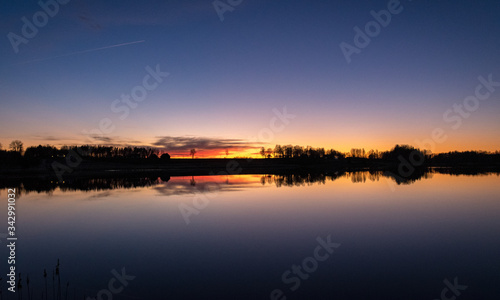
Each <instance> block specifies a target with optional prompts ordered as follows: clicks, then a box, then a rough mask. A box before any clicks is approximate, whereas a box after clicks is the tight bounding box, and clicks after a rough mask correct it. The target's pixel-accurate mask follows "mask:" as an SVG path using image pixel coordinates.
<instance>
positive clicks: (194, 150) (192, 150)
mask: <svg viewBox="0 0 500 300" xmlns="http://www.w3.org/2000/svg"><path fill="white" fill-rule="evenodd" d="M195 154H196V149H191V158H192V159H194V155H195Z"/></svg>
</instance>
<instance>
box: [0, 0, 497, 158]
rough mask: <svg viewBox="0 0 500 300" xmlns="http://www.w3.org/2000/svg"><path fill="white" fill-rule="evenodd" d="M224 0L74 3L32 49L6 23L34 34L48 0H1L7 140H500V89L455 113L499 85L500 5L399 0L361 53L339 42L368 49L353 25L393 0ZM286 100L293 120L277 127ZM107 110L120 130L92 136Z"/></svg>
mask: <svg viewBox="0 0 500 300" xmlns="http://www.w3.org/2000/svg"><path fill="white" fill-rule="evenodd" d="M42 1H44V0H42ZM45 2H48V1H45ZM212 2H213V1H210V0H209V1H197V0H195V1H127V0H125V1H123V0H122V1H97V0H89V1H83V0H71V1H69V2H68V3H67V4H65V5H60V8H59V12H58V13H57V14H55V16H54V17H50V18H49V19H48V22H47V25H45V26H43V27H41V28H39V29H38V33H37V34H36V36H34V37H33V38H30V39H28V43H26V44H20V45H19V52H18V53H15V52H14V50H13V47H12V45H11V42H10V41H9V38H8V34H9V32H13V33H15V34H17V35H20V36H21V35H22V32H21V30H22V27H23V21H22V18H23V17H26V18H27V19H28V20H32V18H33V15H34V14H35V13H37V12H38V11H40V10H41V7H40V6H39V5H38V4H37V3H36V1H13V2H2V3H1V4H0V18H1V21H0V24H1V25H0V29H1V31H0V34H1V35H2V36H3V38H2V42H1V43H0V54H1V56H0V57H1V58H0V95H1V100H0V101H1V104H0V105H1V106H0V107H1V108H0V128H1V129H0V143H2V144H3V148H4V149H5V148H7V146H8V144H9V143H10V141H11V140H13V139H20V140H22V141H23V142H24V143H25V146H32V145H38V144H52V145H58V146H60V145H63V144H83V143H85V144H86V143H100V144H112V145H146V146H156V147H160V148H166V150H167V151H169V152H170V151H171V152H172V153H184V152H186V153H187V152H188V149H189V148H192V147H195V148H197V149H199V150H198V153H199V154H200V155H201V156H203V155H207V154H208V153H211V154H212V155H213V154H214V153H222V152H223V151H224V149H226V148H227V149H230V155H236V153H239V154H241V153H242V152H241V151H243V153H250V152H255V148H254V147H260V146H265V147H268V146H270V147H273V146H274V145H275V144H294V145H295V144H299V145H303V146H306V145H310V146H313V147H325V148H335V149H337V150H340V151H348V150H349V149H350V148H361V147H364V148H365V149H367V150H368V149H371V148H374V149H375V148H378V149H379V150H388V149H390V148H391V147H392V146H393V145H395V144H397V143H399V144H412V145H414V146H420V147H422V148H431V147H427V146H426V147H424V145H423V143H419V142H418V141H421V140H424V139H429V138H431V137H432V132H433V130H435V129H436V128H442V130H443V132H444V134H446V136H447V139H446V141H444V142H438V143H436V144H435V145H433V146H432V148H431V150H433V151H434V152H443V151H450V150H490V151H492V150H499V149H500V140H499V133H500V118H499V114H500V101H499V99H500V87H497V88H496V89H498V90H495V91H494V92H492V93H491V95H490V97H488V98H487V99H486V100H481V101H480V105H479V107H478V109H477V110H476V111H473V112H471V114H470V116H469V117H468V118H462V123H461V124H460V126H455V127H458V128H457V129H453V128H452V126H453V125H457V124H456V123H455V121H454V122H446V121H445V120H444V119H443V114H444V113H445V112H446V111H447V110H448V109H452V108H453V105H454V104H461V103H463V100H464V98H465V97H467V96H471V95H474V93H475V89H476V86H477V85H478V84H480V82H479V80H478V77H479V76H483V77H485V78H487V77H488V76H489V75H490V74H492V78H493V80H494V81H498V82H500V68H499V67H500V56H499V55H498V54H499V53H500V34H499V33H500V2H498V1H457V0H453V1H452V0H442V1H435V0H434V1H430V0H429V1H425V0H422V1H420V0H419V1H409V0H405V1H401V3H400V6H401V7H402V9H403V10H402V11H401V12H400V13H399V14H396V15H392V18H391V22H390V24H389V25H388V26H387V27H381V30H380V34H379V35H377V36H375V37H373V38H372V39H371V42H370V43H369V44H368V46H367V47H365V48H364V49H361V52H360V53H359V54H353V55H352V56H351V59H352V61H351V62H350V63H347V62H346V59H345V57H344V55H343V53H342V51H341V49H340V46H339V45H340V43H342V42H346V43H349V44H351V45H354V42H353V39H354V36H355V31H354V30H353V28H354V27H355V26H358V27H360V28H364V27H365V24H367V22H370V21H373V20H374V18H373V16H371V15H370V11H372V10H374V11H380V10H382V9H387V6H388V3H389V1H385V0H384V1H305V0H303V1H264V0H262V1H260V0H254V1H250V0H244V1H242V3H241V4H240V5H238V6H235V7H234V10H233V11H232V12H226V13H224V15H223V16H224V21H221V20H220V18H219V16H218V14H217V12H216V10H215V9H214V6H213V4H212ZM222 2H224V3H227V2H226V1H222ZM234 2H237V1H233V3H234ZM131 42H137V43H133V44H128V45H121V46H117V47H109V46H113V45H120V44H124V43H131ZM98 48H105V49H100V50H95V49H98ZM89 50H90V51H89ZM157 65H159V68H160V70H161V71H163V72H168V73H169V76H168V77H166V78H165V79H164V80H163V82H162V83H160V84H159V85H158V87H157V88H156V89H154V90H153V91H149V92H148V95H147V97H146V98H145V100H144V101H142V102H139V103H137V107H136V108H133V109H130V113H129V115H128V116H127V117H126V118H124V119H123V120H122V119H120V116H122V114H121V113H116V112H113V110H112V109H111V105H112V103H113V101H115V100H116V99H120V96H121V95H122V94H130V93H131V91H132V90H133V89H134V87H136V86H137V85H141V84H142V81H143V78H144V76H145V75H147V74H148V73H147V71H146V70H145V68H146V67H147V66H150V67H152V68H153V69H154V68H155V67H156V66H157ZM151 82H153V81H151ZM485 91H486V90H485ZM122 105H124V104H122ZM284 107H286V110H287V111H288V113H289V114H293V115H295V118H293V119H290V120H289V121H290V122H289V124H286V126H284V127H283V128H282V130H281V131H279V132H273V135H272V137H269V136H268V135H265V134H264V135H263V134H262V133H263V132H266V131H267V132H269V130H270V129H272V128H270V121H271V120H273V118H274V117H275V113H273V109H274V110H278V111H282V110H283V108H284ZM456 115H457V114H456V113H452V114H451V115H449V116H456ZM103 118H109V119H110V120H111V122H112V124H113V126H114V129H113V130H112V131H111V132H109V133H106V134H104V135H100V136H96V135H93V136H91V137H89V136H86V135H85V134H84V133H83V132H84V130H86V131H89V130H92V129H96V128H99V122H100V120H102V119H103ZM276 124H277V125H280V124H281V123H279V122H277V123H276ZM259 133H261V135H260V136H261V138H259ZM262 137H265V138H264V139H262ZM96 138H97V139H96Z"/></svg>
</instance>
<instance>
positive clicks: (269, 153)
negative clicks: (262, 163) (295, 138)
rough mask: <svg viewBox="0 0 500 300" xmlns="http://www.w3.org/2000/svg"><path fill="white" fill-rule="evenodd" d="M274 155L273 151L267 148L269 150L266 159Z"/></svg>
mask: <svg viewBox="0 0 500 300" xmlns="http://www.w3.org/2000/svg"><path fill="white" fill-rule="evenodd" d="M272 154H273V149H271V148H267V150H266V157H267V158H271V155H272Z"/></svg>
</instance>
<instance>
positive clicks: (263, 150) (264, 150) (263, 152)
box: [259, 147, 266, 158]
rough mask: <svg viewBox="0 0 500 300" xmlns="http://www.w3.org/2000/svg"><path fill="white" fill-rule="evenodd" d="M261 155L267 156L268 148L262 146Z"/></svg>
mask: <svg viewBox="0 0 500 300" xmlns="http://www.w3.org/2000/svg"><path fill="white" fill-rule="evenodd" d="M259 153H260V155H262V157H263V158H266V148H264V147H262V148H260V152H259Z"/></svg>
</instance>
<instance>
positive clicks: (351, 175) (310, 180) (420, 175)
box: [260, 168, 500, 187]
mask: <svg viewBox="0 0 500 300" xmlns="http://www.w3.org/2000/svg"><path fill="white" fill-rule="evenodd" d="M434 174H447V175H472V176H479V175H488V174H496V175H497V176H500V172H490V171H482V170H471V169H452V168H431V169H425V170H424V169H417V170H416V172H414V173H413V174H412V175H411V176H408V177H405V178H404V177H401V176H398V175H397V174H396V173H393V172H390V171H374V170H367V171H343V172H336V173H335V174H324V173H319V174H276V175H263V176H262V177H261V179H260V183H261V184H262V185H266V184H274V185H276V186H277V187H282V186H308V185H313V184H325V182H326V181H335V180H337V179H339V178H348V179H350V180H351V182H353V183H365V182H367V181H371V182H376V181H380V179H381V178H388V179H391V180H394V181H395V182H396V183H397V184H412V183H414V182H415V181H417V180H420V179H429V178H432V177H433V175H434Z"/></svg>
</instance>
